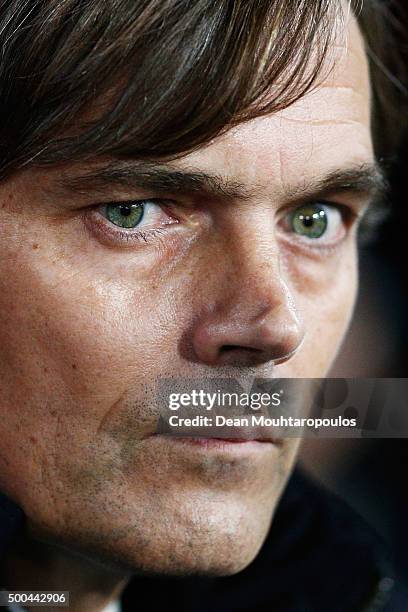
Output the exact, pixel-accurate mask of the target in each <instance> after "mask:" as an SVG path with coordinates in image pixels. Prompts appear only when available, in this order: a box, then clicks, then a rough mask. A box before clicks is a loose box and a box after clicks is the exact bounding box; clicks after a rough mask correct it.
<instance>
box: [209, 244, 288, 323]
mask: <svg viewBox="0 0 408 612" xmlns="http://www.w3.org/2000/svg"><path fill="white" fill-rule="evenodd" d="M257 238H258V237H257V236H256V237H252V238H248V240H246V241H245V240H242V239H238V237H231V238H230V239H229V240H228V239H226V240H225V242H224V245H223V248H222V253H221V251H218V253H217V254H216V258H215V265H214V266H213V267H212V273H211V274H210V275H209V281H210V284H211V285H212V289H211V290H210V291H209V293H211V294H213V299H212V302H210V303H212V306H213V308H215V309H218V310H219V311H223V310H224V309H226V310H227V311H228V313H229V317H230V318H234V317H235V316H240V313H245V316H246V317H247V318H250V319H251V320H252V319H260V318H262V317H264V316H266V315H267V313H268V312H269V311H270V310H271V309H280V308H282V307H283V309H284V308H285V307H287V308H290V309H292V310H293V308H294V299H293V296H291V293H290V290H289V287H288V285H287V282H286V280H285V279H284V277H283V275H282V270H281V265H280V256H279V249H278V247H277V246H276V245H275V244H274V242H273V241H272V240H268V241H266V240H258V239H257Z"/></svg>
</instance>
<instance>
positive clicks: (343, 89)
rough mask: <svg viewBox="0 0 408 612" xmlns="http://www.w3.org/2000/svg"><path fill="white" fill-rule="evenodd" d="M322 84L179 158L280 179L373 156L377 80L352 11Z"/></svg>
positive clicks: (249, 177) (250, 177)
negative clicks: (374, 83) (372, 120)
mask: <svg viewBox="0 0 408 612" xmlns="http://www.w3.org/2000/svg"><path fill="white" fill-rule="evenodd" d="M329 64H330V66H331V68H330V70H328V71H327V73H325V75H326V76H325V77H324V79H322V80H321V81H320V82H319V84H318V86H317V87H316V88H314V89H313V90H312V91H311V92H309V93H308V94H307V95H305V96H304V97H302V98H301V99H299V100H297V101H296V102H295V103H294V104H292V105H291V106H290V107H288V108H287V109H285V110H282V111H279V112H277V113H274V114H272V115H269V116H265V117H260V118H257V119H254V120H252V121H249V122H248V123H245V124H241V125H239V126H237V127H235V128H233V129H231V130H230V131H228V132H227V133H226V134H224V135H223V136H222V137H221V138H218V139H215V140H214V141H212V142H211V143H210V144H209V145H208V146H206V147H204V148H202V149H201V150H198V151H196V152H194V153H192V154H190V155H188V156H186V157H184V158H183V159H182V160H180V161H179V162H178V163H177V165H180V166H182V167H184V166H186V167H187V166H190V165H192V166H199V167H200V168H202V169H204V170H209V171H212V172H214V171H217V172H220V170H221V169H222V173H223V174H224V173H227V174H231V175H234V176H235V177H237V178H239V179H240V180H242V181H245V182H247V181H251V182H254V181H256V182H257V183H263V182H264V181H265V180H267V181H268V182H270V183H273V184H274V185H278V184H282V186H283V185H284V184H291V183H293V182H299V174H303V175H304V178H305V180H307V177H308V176H315V175H316V174H317V173H319V174H320V173H321V172H322V171H327V172H329V171H330V170H334V169H336V168H340V167H343V166H345V165H349V164H356V165H358V164H360V163H367V162H368V163H369V162H370V161H372V160H373V148H372V138H371V129H370V112H371V108H370V106H371V104H370V80H369V70H368V62H367V57H366V52H365V49H364V42H363V38H362V35H361V33H360V30H359V28H358V25H357V23H356V20H355V19H354V17H352V16H350V17H349V18H348V21H347V23H346V25H345V27H344V29H343V30H342V31H341V32H340V33H339V34H338V36H337V38H336V41H334V42H333V44H332V46H331V48H330V50H329V55H328V65H329Z"/></svg>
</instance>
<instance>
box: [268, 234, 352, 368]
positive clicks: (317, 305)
mask: <svg viewBox="0 0 408 612" xmlns="http://www.w3.org/2000/svg"><path fill="white" fill-rule="evenodd" d="M357 260H358V258H357V248H356V243H355V239H354V237H353V236H350V238H349V239H348V240H347V241H346V242H345V243H344V244H343V245H342V248H341V249H340V250H339V251H338V252H337V253H335V254H333V253H332V254H330V255H328V256H327V258H324V259H323V260H317V259H316V260H313V259H311V258H310V259H309V258H301V257H295V256H293V253H292V254H291V253H286V256H285V258H284V264H283V265H284V268H285V275H286V276H287V278H288V279H289V282H290V284H291V286H292V289H293V294H294V296H295V297H294V299H295V301H296V303H297V305H298V308H299V311H300V314H301V316H302V318H303V320H304V329H305V339H304V342H303V345H302V347H301V350H300V351H299V353H298V354H297V355H296V356H295V357H294V358H293V359H292V360H291V361H290V362H288V364H285V365H283V366H282V370H281V371H282V374H279V375H282V376H289V377H290V376H294V377H301V378H303V377H304V378H308V377H310V378H314V377H316V378H321V377H324V376H326V375H327V373H328V371H329V369H330V366H331V364H332V362H333V360H334V358H335V356H336V354H337V352H338V350H339V348H340V346H341V342H342V340H343V337H344V335H345V332H346V330H347V327H348V325H349V323H350V319H351V315H352V312H353V307H354V302H355V298H356V291H357V284H358V274H357Z"/></svg>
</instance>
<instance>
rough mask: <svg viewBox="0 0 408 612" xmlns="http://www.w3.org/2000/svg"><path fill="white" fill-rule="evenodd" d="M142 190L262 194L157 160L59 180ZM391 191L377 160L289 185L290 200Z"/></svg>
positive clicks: (95, 189) (92, 187)
mask: <svg viewBox="0 0 408 612" xmlns="http://www.w3.org/2000/svg"><path fill="white" fill-rule="evenodd" d="M114 186H116V187H119V188H124V189H139V190H140V189H143V190H148V191H152V192H154V193H155V194H167V195H169V194H174V195H193V194H198V195H201V196H205V197H208V198H216V199H219V200H234V199H235V200H237V199H240V200H249V199H251V198H253V197H256V196H257V195H258V196H259V194H260V193H261V187H260V186H259V185H253V186H250V187H249V186H248V185H245V184H244V183H242V182H240V181H238V180H234V179H231V178H230V177H225V176H222V175H218V174H212V173H207V172H203V171H200V170H196V169H178V168H175V167H174V166H171V165H166V164H155V163H153V162H140V161H135V162H128V161H126V162H122V161H116V160H115V161H112V162H110V163H108V164H106V165H104V166H101V167H97V168H94V169H92V170H90V171H88V172H85V173H81V174H77V175H75V174H70V173H69V172H66V173H65V174H64V175H63V178H62V179H60V180H59V182H58V190H59V191H60V190H62V192H63V193H66V192H67V190H68V191H70V192H76V193H79V194H88V193H95V194H99V193H101V194H104V192H105V190H106V189H107V188H112V187H114ZM386 189H387V182H386V179H385V177H384V174H383V171H382V169H381V168H380V166H379V165H378V164H377V163H376V162H374V161H373V162H367V163H361V164H358V165H351V166H349V167H345V168H339V169H335V170H332V171H329V172H328V173H327V174H325V175H323V176H322V177H318V178H316V179H313V180H311V181H308V180H307V179H306V178H305V179H304V180H303V182H302V183H300V184H298V185H295V186H291V187H288V188H285V190H284V197H285V198H286V199H287V200H297V199H308V198H314V197H322V196H324V195H329V194H334V193H347V192H350V193H353V194H355V195H358V196H361V197H365V198H369V199H380V198H381V197H383V196H384V194H385V192H386Z"/></svg>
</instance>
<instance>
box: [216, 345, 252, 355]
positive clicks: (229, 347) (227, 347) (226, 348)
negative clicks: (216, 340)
mask: <svg viewBox="0 0 408 612" xmlns="http://www.w3.org/2000/svg"><path fill="white" fill-rule="evenodd" d="M232 351H234V352H235V351H246V352H248V353H259V349H256V348H253V347H252V346H241V345H239V344H223V345H222V347H221V349H220V352H221V353H224V352H225V353H229V352H232Z"/></svg>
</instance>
